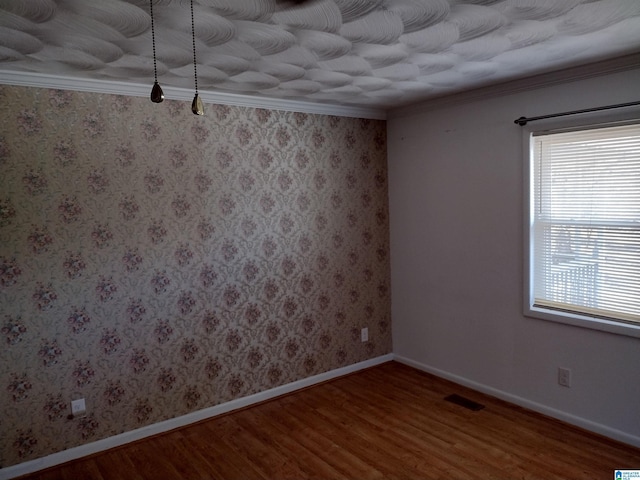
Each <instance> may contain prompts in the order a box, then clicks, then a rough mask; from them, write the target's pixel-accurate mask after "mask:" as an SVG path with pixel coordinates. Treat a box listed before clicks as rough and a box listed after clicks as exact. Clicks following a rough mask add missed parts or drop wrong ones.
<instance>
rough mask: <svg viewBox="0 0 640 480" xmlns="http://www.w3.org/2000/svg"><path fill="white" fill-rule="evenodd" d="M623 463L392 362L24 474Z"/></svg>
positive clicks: (398, 470) (618, 456) (593, 445)
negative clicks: (453, 398)
mask: <svg viewBox="0 0 640 480" xmlns="http://www.w3.org/2000/svg"><path fill="white" fill-rule="evenodd" d="M451 394H457V395H461V396H463V397H465V398H469V399H470V400H473V401H475V402H478V403H481V404H483V405H484V409H482V410H479V411H472V410H468V409H466V408H464V407H462V406H460V405H456V404H453V403H451V402H447V401H445V400H444V398H445V397H446V396H447V395H451ZM619 468H621V469H638V468H640V449H638V448H634V447H632V446H629V445H625V444H622V443H619V442H615V441H613V440H610V439H607V438H604V437H602V436H599V435H596V434H593V433H591V432H586V431H584V430H581V429H579V428H576V427H572V426H570V425H567V424H565V423H563V422H560V421H558V420H555V419H551V418H548V417H545V416H543V415H539V414H537V413H534V412H531V411H528V410H526V409H524V408H521V407H518V406H516V405H512V404H509V403H507V402H504V401H502V400H499V399H496V398H493V397H490V396H487V395H483V394H481V393H479V392H475V391H473V390H470V389H468V388H466V387H462V386H460V385H456V384H454V383H451V382H448V381H446V380H443V379H440V378H437V377H434V376H432V375H429V374H426V373H424V372H420V371H417V370H415V369H413V368H410V367H408V366H405V365H401V364H399V363H396V362H389V363H386V364H383V365H379V366H377V367H374V368H371V369H368V370H364V371H361V372H358V373H355V374H352V375H348V376H345V377H341V378H338V379H335V380H332V381H330V382H327V383H324V384H321V385H316V386H314V387H311V388H308V389H304V390H301V391H298V392H295V393H293V394H290V395H286V396H283V397H279V398H276V399H273V400H271V401H268V402H265V403H262V404H259V405H256V406H253V407H250V408H246V409H242V410H239V411H236V412H232V413H230V414H226V415H223V416H220V417H216V418H212V419H210V420H206V421H203V422H200V423H197V424H194V425H191V426H188V427H184V428H181V429H177V430H174V431H171V432H168V433H166V434H163V435H159V436H156V437H153V438H149V439H146V440H142V441H139V442H135V443H132V444H129V445H125V446H122V447H119V448H116V449H113V450H110V451H106V452H103V453H99V454H96V455H93V456H90V457H87V458H83V459H80V460H76V461H74V462H70V463H68V464H65V465H61V466H58V467H55V468H51V469H48V470H45V471H42V472H38V473H35V474H33V475H27V476H25V477H23V480H54V479H55V480H60V479H62V480H64V479H74V480H75V479H83V480H105V479H112V478H127V479H131V480H147V479H149V480H150V479H159V478H161V479H163V480H174V479H175V480H178V479H186V478H189V479H190V478H194V479H198V480H206V479H211V480H214V479H215V480H222V479H224V480H235V479H238V480H240V479H242V480H267V479H268V480H279V479H335V480H345V479H363V480H364V479H370V480H381V479H385V480H395V479H397V480H401V479H402V480H405V479H418V478H419V479H425V480H429V479H432V480H445V479H451V478H455V479H456V480H475V479H483V480H484V479H522V480H547V479H549V478H562V479H567V480H571V479H576V480H577V479H585V478H588V479H598V478H613V472H614V469H619Z"/></svg>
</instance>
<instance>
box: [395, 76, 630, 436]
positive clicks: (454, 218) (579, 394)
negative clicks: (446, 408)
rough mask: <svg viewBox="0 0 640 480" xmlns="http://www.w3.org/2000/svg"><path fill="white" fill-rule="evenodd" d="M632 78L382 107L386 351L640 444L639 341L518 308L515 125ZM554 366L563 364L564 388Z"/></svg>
mask: <svg viewBox="0 0 640 480" xmlns="http://www.w3.org/2000/svg"><path fill="white" fill-rule="evenodd" d="M556 79H557V76H556ZM538 80H540V79H538ZM639 85H640V69H637V68H636V69H634V70H628V71H624V72H618V73H615V74H609V75H601V76H596V77H593V78H589V79H583V80H580V81H574V82H567V83H563V84H558V83H557V81H556V82H554V84H552V85H549V86H546V87H543V88H536V89H530V90H528V91H523V90H522V89H520V90H519V91H518V92H517V93H512V94H510V95H506V94H505V95H497V94H496V95H491V96H490V95H486V96H484V97H482V98H481V97H480V95H476V96H475V99H473V100H468V101H464V100H463V99H464V96H460V99H459V100H460V101H457V102H454V101H453V99H451V101H450V102H448V103H445V101H444V99H443V100H442V101H441V102H439V103H437V102H434V103H433V104H431V105H425V106H423V108H421V109H420V110H419V111H418V108H417V106H416V107H414V111H413V112H412V113H409V112H395V113H392V114H390V116H389V120H388V143H389V201H390V219H391V258H392V285H393V292H392V296H393V349H394V355H396V356H397V357H398V358H400V359H404V360H406V361H408V362H410V363H411V364H413V365H415V366H418V367H420V368H424V369H426V370H428V371H431V372H434V373H437V374H438V375H442V376H445V377H447V378H450V379H452V380H454V381H456V382H459V383H463V384H466V385H469V386H471V387H473V388H475V389H479V390H483V391H486V392H488V393H490V394H492V395H496V396H499V397H501V398H504V399H507V400H509V401H511V402H515V403H519V404H521V405H524V406H526V407H528V408H533V409H535V410H538V411H541V412H543V413H545V414H547V415H552V416H554V417H557V418H561V419H563V420H566V421H568V422H572V423H575V424H578V425H580V426H582V427H584V428H588V429H591V430H595V431H598V432H600V433H603V434H605V435H609V436H611V437H614V438H617V439H619V440H622V441H625V442H628V443H633V444H635V445H638V446H640V408H639V405H640V377H639V375H638V374H639V372H640V370H639V365H640V339H639V338H637V337H633V336H625V335H618V334H613V333H609V332H605V331H599V330H594V329H587V328H580V327H576V326H572V325H566V324H560V323H554V322H549V321H545V320H538V319H533V318H528V317H525V316H524V315H523V313H522V312H523V289H524V288H523V281H524V271H523V264H524V258H523V257H524V238H523V227H524V223H525V218H524V213H523V212H524V204H523V202H524V197H523V195H524V190H523V185H524V165H525V162H524V160H523V152H524V151H525V149H524V143H523V142H524V139H523V131H522V128H521V127H519V126H518V125H516V124H514V120H515V119H516V118H519V117H520V116H528V117H531V116H537V115H547V114H552V113H556V112H564V111H571V110H579V109H586V108H592V107H599V106H604V105H615V104H618V103H624V102H631V101H636V100H638V86H639ZM493 92H494V93H495V90H493ZM467 98H469V97H467ZM635 112H636V118H638V112H640V110H639V109H637V108H636V109H635ZM403 113H404V114H403ZM616 114H617V115H622V114H623V115H627V114H630V110H629V109H623V110H618V111H617V112H616ZM579 117H580V118H579V119H580V120H582V121H585V122H589V121H595V119H597V118H599V117H598V116H597V115H596V116H593V115H581V116H579ZM575 119H576V120H578V118H575ZM539 125H540V122H538V123H535V124H534V123H532V124H531V126H532V127H534V126H535V127H536V128H537V127H539ZM558 367H565V368H569V369H571V371H572V377H571V380H572V385H571V388H566V387H563V386H560V385H558Z"/></svg>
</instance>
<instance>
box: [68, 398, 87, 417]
mask: <svg viewBox="0 0 640 480" xmlns="http://www.w3.org/2000/svg"><path fill="white" fill-rule="evenodd" d="M86 411H87V405H86V403H85V402H84V398H79V399H78V400H71V413H73V414H74V415H82V414H83V413H84V412H86Z"/></svg>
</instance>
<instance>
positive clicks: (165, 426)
mask: <svg viewBox="0 0 640 480" xmlns="http://www.w3.org/2000/svg"><path fill="white" fill-rule="evenodd" d="M392 360H393V354H391V353H389V354H387V355H383V356H381V357H376V358H371V359H369V360H365V361H364V362H360V363H355V364H353V365H348V366H346V367H342V368H338V369H336V370H331V371H329V372H325V373H321V374H319V375H314V376H312V377H308V378H304V379H302V380H298V381H295V382H292V383H288V384H286V385H282V386H280V387H276V388H272V389H270V390H265V391H264V392H259V393H256V394H253V395H249V396H248V397H243V398H239V399H236V400H232V401H230V402H226V403H222V404H220V405H215V406H213V407H209V408H205V409H203V410H198V411H196V412H192V413H188V414H187V415H183V416H181V417H176V418H172V419H170V420H165V421H163V422H159V423H154V424H153V425H148V426H146V427H142V428H139V429H137V430H132V431H129V432H125V433H121V434H119V435H114V436H113V437H108V438H104V439H102V440H98V441H96V442H91V443H87V444H85V445H81V446H79V447H74V448H70V449H69V450H64V451H62V452H58V453H53V454H51V455H48V456H46V457H42V458H38V459H36V460H30V461H28V462H24V463H19V464H17V465H12V466H10V467H6V468H3V469H0V480H7V479H10V478H16V477H19V476H22V475H27V474H29V473H34V472H37V471H39V470H43V469H45V468H49V467H54V466H56V465H60V464H62V463H65V462H69V461H71V460H76V459H79V458H82V457H85V456H87V455H92V454H95V453H99V452H102V451H105V450H109V449H111V448H115V447H119V446H122V445H125V444H127V443H130V442H135V441H137V440H141V439H143V438H147V437H151V436H154V435H158V434H160V433H165V432H168V431H170V430H175V429H176V428H181V427H184V426H187V425H190V424H192V423H196V422H200V421H202V420H206V419H209V418H213V417H216V416H218V415H222V414H224V413H229V412H232V411H234V410H238V409H240V408H245V407H248V406H251V405H255V404H257V403H261V402H264V401H267V400H271V399H274V398H276V397H280V396H282V395H286V394H289V393H292V392H295V391H296V390H301V389H303V388H307V387H311V386H313V385H317V384H319V383H323V382H326V381H328V380H333V379H335V378H338V377H342V376H345V375H348V374H350V373H354V372H357V371H359V370H364V369H366V368H370V367H374V366H376V365H380V364H382V363H387V362H390V361H392Z"/></svg>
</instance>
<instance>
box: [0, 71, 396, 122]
mask: <svg viewBox="0 0 640 480" xmlns="http://www.w3.org/2000/svg"><path fill="white" fill-rule="evenodd" d="M0 84H1V85H16V86H20V87H36V88H55V89H58V90H74V91H77V92H90V93H106V94H112V95H126V96H131V97H148V96H149V93H150V92H151V84H149V85H141V84H139V83H127V82H117V81H112V80H96V79H87V78H74V77H64V76H57V75H44V74H40V73H31V72H18V71H10V70H5V71H0ZM162 90H163V91H164V94H165V98H167V99H170V100H185V101H189V102H190V101H191V100H193V90H188V89H185V88H176V87H162ZM198 94H199V96H200V98H201V99H202V101H203V102H205V103H213V104H221V105H234V106H237V107H250V108H265V109H269V110H283V111H286V112H301V113H310V114H318V115H335V116H338V117H351V118H369V119H372V120H386V118H387V115H386V112H385V111H384V110H380V109H375V108H365V107H354V106H345V105H332V104H325V103H313V102H302V101H296V100H288V99H276V98H267V97H260V96H252V95H242V94H237V93H224V92H212V91H201V92H198Z"/></svg>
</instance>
